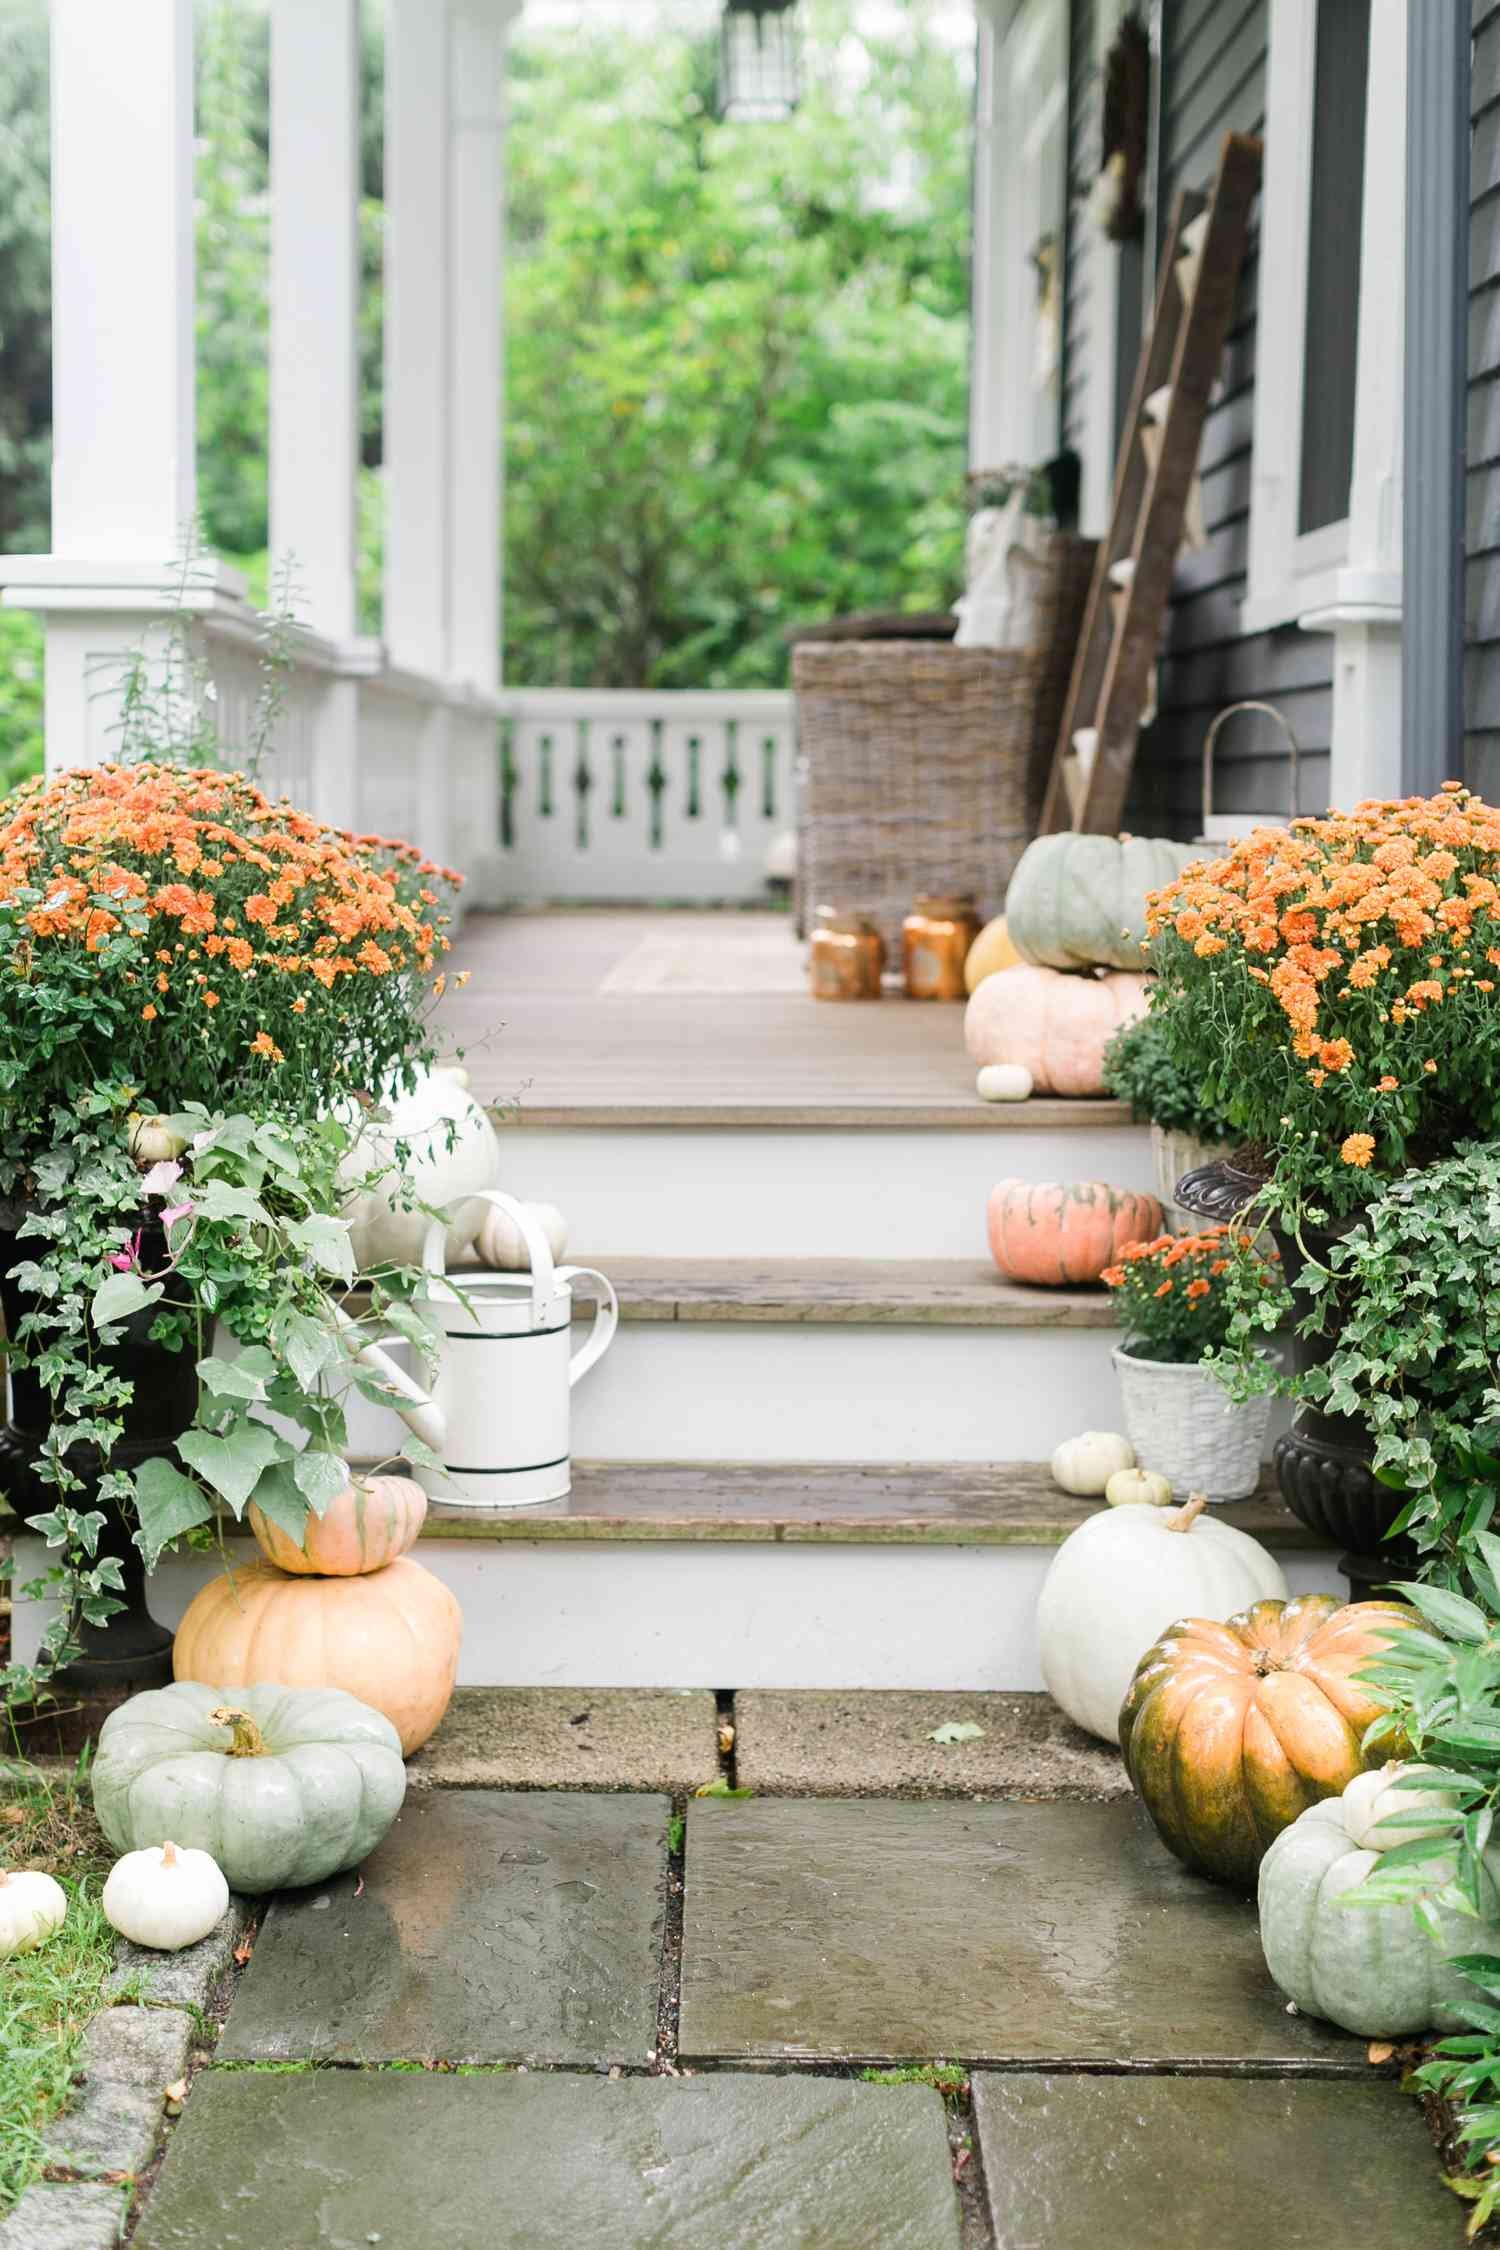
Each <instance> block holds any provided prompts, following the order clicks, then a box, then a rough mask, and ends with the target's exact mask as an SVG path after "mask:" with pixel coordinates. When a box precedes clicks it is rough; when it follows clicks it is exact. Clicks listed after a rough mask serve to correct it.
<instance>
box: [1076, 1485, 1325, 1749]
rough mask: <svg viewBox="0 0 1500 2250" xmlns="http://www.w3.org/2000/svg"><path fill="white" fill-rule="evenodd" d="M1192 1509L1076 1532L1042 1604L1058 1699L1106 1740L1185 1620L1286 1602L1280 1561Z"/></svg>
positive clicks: (1196, 1503)
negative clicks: (1146, 1662)
mask: <svg viewBox="0 0 1500 2250" xmlns="http://www.w3.org/2000/svg"><path fill="white" fill-rule="evenodd" d="M1204 1504H1205V1503H1204V1499H1203V1495H1202V1494H1201V1493H1194V1495H1193V1497H1192V1499H1191V1500H1190V1501H1189V1502H1188V1503H1187V1505H1186V1507H1183V1508H1106V1509H1104V1510H1103V1511H1102V1512H1101V1513H1100V1514H1099V1515H1097V1516H1090V1518H1089V1520H1088V1522H1087V1523H1081V1524H1080V1525H1079V1526H1078V1529H1077V1530H1076V1531H1074V1532H1070V1534H1069V1535H1068V1537H1067V1538H1066V1539H1065V1540H1064V1541H1063V1543H1062V1545H1061V1546H1060V1547H1059V1548H1058V1550H1057V1553H1056V1555H1055V1556H1054V1557H1053V1559H1052V1567H1051V1568H1050V1570H1049V1571H1048V1572H1047V1576H1046V1578H1045V1580H1044V1581H1043V1584H1042V1591H1041V1595H1040V1597H1039V1598H1038V1601H1037V1613H1036V1615H1037V1637H1038V1641H1039V1643H1040V1649H1041V1660H1042V1678H1043V1679H1044V1680H1045V1682H1046V1683H1047V1690H1048V1693H1049V1694H1050V1695H1051V1697H1052V1699H1053V1701H1054V1702H1055V1703H1058V1704H1060V1705H1061V1706H1062V1708H1063V1710H1064V1711H1066V1712H1067V1714H1068V1717H1069V1718H1070V1719H1072V1720H1073V1721H1074V1722H1075V1723H1076V1724H1077V1725H1078V1726H1081V1727H1086V1728H1087V1729H1088V1731H1089V1733H1090V1734H1097V1735H1098V1736H1099V1737H1100V1738H1101V1740H1103V1741H1105V1742H1114V1741H1117V1740H1118V1739H1119V1726H1120V1705H1121V1704H1122V1703H1123V1702H1124V1700H1125V1692H1126V1690H1127V1688H1128V1687H1129V1686H1130V1683H1131V1681H1132V1679H1133V1678H1134V1677H1135V1668H1136V1665H1137V1664H1138V1663H1139V1662H1140V1660H1141V1658H1142V1656H1143V1655H1144V1654H1145V1652H1146V1650H1147V1649H1148V1648H1149V1647H1150V1646H1151V1644H1152V1642H1153V1641H1157V1640H1160V1638H1161V1636H1162V1634H1163V1633H1164V1632H1165V1631H1166V1630H1167V1627H1168V1626H1169V1625H1171V1624H1173V1623H1175V1621H1176V1620H1177V1619H1178V1618H1179V1617H1211V1618H1215V1619H1218V1620H1222V1619H1224V1618H1226V1617H1232V1616H1233V1614H1234V1612H1235V1611H1236V1610H1238V1609H1247V1608H1248V1607H1249V1605H1250V1604H1251V1603H1252V1602H1259V1601H1283V1602H1284V1601H1286V1600H1287V1599H1288V1591H1287V1583H1286V1580H1285V1578H1284V1577H1283V1576H1282V1572H1281V1566H1280V1564H1279V1563H1278V1562H1277V1561H1276V1559H1275V1557H1274V1556H1272V1555H1269V1554H1267V1552H1266V1550H1265V1548H1264V1547H1262V1546H1261V1545H1260V1544H1259V1542H1258V1541H1256V1540H1254V1539H1252V1538H1250V1536H1249V1535H1248V1533H1246V1532H1243V1531H1236V1530H1235V1528H1234V1526H1233V1525H1232V1524H1227V1523H1224V1522H1222V1521H1221V1520H1220V1519H1219V1518H1218V1517H1216V1516H1205V1515H1204V1513H1203V1508H1204Z"/></svg>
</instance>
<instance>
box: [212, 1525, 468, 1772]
mask: <svg viewBox="0 0 1500 2250" xmlns="http://www.w3.org/2000/svg"><path fill="white" fill-rule="evenodd" d="M462 1634H463V1617H462V1614H461V1612H460V1610H459V1606H458V1603H457V1602H456V1601H455V1600H454V1598H453V1596H452V1594H451V1593H450V1592H449V1591H448V1588H447V1587H446V1586H445V1585H444V1584H443V1582H442V1580H441V1579H440V1578H436V1577H434V1576H433V1574H432V1572H431V1571H430V1570H424V1568H423V1567H422V1565H421V1564H420V1563H415V1562H413V1561H412V1560H411V1558H410V1557H409V1556H405V1555H403V1556H402V1557H401V1559H400V1560H399V1561H397V1562H393V1563H387V1565H386V1567H385V1569H384V1570H377V1571H374V1572H372V1573H371V1575H370V1576H369V1577H368V1578H289V1577H287V1576H286V1574H285V1573H284V1572H282V1571H279V1570H276V1569H274V1568H273V1567H272V1566H271V1564H269V1563H248V1564H243V1565H240V1566H238V1567H232V1568H230V1569H229V1570H227V1571H225V1572H224V1573H223V1574H222V1576H220V1577H218V1578H215V1579H213V1580H212V1581H211V1583H210V1584H209V1585H207V1586H205V1587H204V1588H203V1591H202V1592H201V1593H200V1594H198V1595H196V1596H195V1597H194V1599H193V1601H192V1602H191V1603H190V1604H189V1607H188V1612H187V1615H186V1616H185V1617H184V1618H183V1620H182V1623H181V1624H180V1625H179V1626H178V1628H177V1639H176V1641H175V1642H174V1644H173V1648H172V1669H173V1671H174V1672H175V1673H176V1675H177V1678H178V1679H179V1680H201V1681H203V1682H204V1683H205V1684H206V1685H209V1686H213V1687H220V1688H240V1687H258V1686H262V1685H275V1686H277V1687H294V1688H300V1687H309V1688H311V1687H336V1688H342V1689H343V1690H344V1691H345V1693H346V1694H348V1695H353V1696H357V1697H358V1699H359V1701H360V1702H361V1703H368V1704H369V1705H370V1706H371V1707H372V1708H373V1709H374V1710H376V1711H381V1712H383V1713H384V1714H385V1716H386V1718H388V1719H389V1720H390V1722H391V1725H392V1726H393V1727H394V1728H395V1730H396V1732H397V1734H398V1735H399V1736H400V1737H401V1748H402V1751H403V1753H404V1754H405V1755H406V1756H407V1757H410V1755H411V1753H412V1751H413V1750H415V1749H417V1748H418V1747H419V1746H420V1745H421V1744H422V1743H424V1742H425V1741H426V1740H427V1737H428V1736H429V1735H430V1734H431V1733H432V1730H433V1728H434V1727H435V1726H436V1725H437V1723H438V1721H439V1719H440V1718H441V1717H442V1715H443V1713H444V1712H445V1711H446V1710H447V1708H448V1703H449V1700H450V1698H451V1696H452V1694H453V1682H454V1679H455V1678H456V1676H457V1673H458V1647H459V1641H460V1639H461V1638H462Z"/></svg>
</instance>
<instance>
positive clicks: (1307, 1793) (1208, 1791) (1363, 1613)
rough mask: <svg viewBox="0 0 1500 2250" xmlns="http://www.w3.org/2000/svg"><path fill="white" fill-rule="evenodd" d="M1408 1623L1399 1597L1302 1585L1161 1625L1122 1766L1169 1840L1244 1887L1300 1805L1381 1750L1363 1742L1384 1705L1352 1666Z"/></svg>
mask: <svg viewBox="0 0 1500 2250" xmlns="http://www.w3.org/2000/svg"><path fill="white" fill-rule="evenodd" d="M1416 1623H1417V1618H1416V1615H1415V1613H1414V1612H1413V1611H1412V1610H1409V1609H1406V1608H1403V1606H1402V1605H1401V1603H1399V1602H1351V1603H1349V1604H1348V1605H1347V1606H1345V1605H1344V1604H1343V1603H1341V1602H1340V1601H1339V1600H1338V1598H1337V1597H1336V1596H1335V1595H1333V1594H1304V1595H1302V1596H1301V1598H1300V1599H1299V1600H1297V1601H1291V1602H1272V1601H1265V1602H1254V1603H1252V1604H1251V1606H1250V1608H1249V1609H1242V1610H1240V1611H1239V1612H1238V1613H1237V1614H1236V1615H1235V1616H1233V1617H1231V1618H1230V1619H1229V1620H1228V1622H1227V1623H1226V1624H1223V1625H1217V1624H1214V1623H1212V1622H1211V1621H1210V1620H1209V1619H1208V1618H1206V1617H1185V1618H1184V1619H1183V1620H1182V1621H1181V1623H1180V1624H1177V1625H1173V1626H1170V1627H1169V1628H1168V1630H1167V1631H1166V1632H1165V1633H1164V1634H1163V1635H1162V1637H1161V1639H1160V1640H1159V1641H1158V1642H1157V1643H1156V1644H1155V1646H1154V1647H1152V1648H1149V1649H1147V1651H1146V1653H1145V1655H1144V1656H1143V1657H1142V1658H1141V1661H1140V1663H1139V1665H1138V1666H1137V1667H1136V1674H1135V1678H1134V1679H1133V1680H1132V1682H1131V1684H1130V1687H1129V1690H1128V1692H1127V1694H1126V1697H1125V1701H1124V1704H1123V1705H1122V1706H1121V1710H1120V1747H1121V1749H1122V1750H1123V1751H1124V1753H1125V1768H1126V1771H1127V1772H1128V1773H1129V1775H1130V1778H1131V1780H1132V1781H1133V1782H1134V1784H1135V1787H1136V1791H1137V1793H1138V1795H1139V1797H1140V1800H1141V1802H1142V1804H1143V1805H1144V1806H1145V1808H1146V1810H1147V1812H1148V1813H1149V1814H1150V1815H1151V1818H1152V1820H1153V1821H1154V1822H1155V1823H1156V1830H1157V1834H1158V1835H1159V1836H1160V1837H1161V1840H1162V1842H1163V1843H1164V1844H1165V1845H1166V1847H1167V1849H1168V1850H1169V1851H1172V1852H1175V1853H1176V1854H1177V1857H1178V1858H1179V1859H1180V1860H1183V1861H1185V1862H1186V1864H1187V1865H1188V1866H1189V1867H1193V1868H1196V1869H1197V1870H1198V1872H1199V1874H1200V1875H1212V1876H1213V1877H1215V1879H1216V1880H1217V1881H1219V1882H1221V1883H1235V1884H1238V1885H1239V1886H1241V1887H1242V1888H1244V1889H1249V1888H1252V1887H1253V1885H1254V1882H1255V1876H1256V1870H1257V1869H1258V1867H1259V1866H1260V1863H1261V1860H1262V1858H1263V1857H1264V1855H1265V1853H1266V1852H1267V1851H1268V1850H1269V1848H1270V1846H1271V1845H1272V1844H1273V1843H1274V1842H1275V1840H1276V1838H1277V1837H1278V1836H1279V1835H1280V1834H1281V1831H1282V1830H1283V1829H1284V1828H1289V1827H1290V1826H1291V1824H1292V1822H1293V1821H1294V1820H1295V1819H1296V1818H1297V1816H1298V1814H1299V1813H1304V1812H1306V1810H1307V1808H1308V1806H1309V1805H1315V1804H1316V1803H1317V1802H1318V1800H1319V1798H1320V1797H1337V1796H1339V1795H1341V1794H1342V1792H1343V1790H1344V1789H1345V1788H1346V1787H1347V1785H1348V1784H1349V1783H1350V1782H1351V1781H1352V1780H1353V1779H1354V1777H1355V1775H1356V1774H1357V1773H1361V1772H1363V1770H1364V1768H1365V1767H1366V1766H1367V1765H1379V1764H1380V1762H1381V1761H1382V1759H1384V1758H1386V1757H1388V1756H1389V1755H1390V1751H1391V1745H1390V1744H1389V1743H1384V1744H1382V1746H1381V1747H1380V1748H1379V1749H1378V1750H1373V1751H1371V1753H1370V1754H1369V1756H1368V1757H1366V1755H1365V1753H1364V1751H1363V1749H1362V1748H1361V1739H1362V1737H1363V1735H1364V1731H1365V1729H1366V1727H1368V1726H1369V1724H1370V1722H1371V1720H1372V1719H1375V1718H1377V1717H1378V1716H1379V1714H1380V1712H1381V1711H1382V1710H1383V1709H1384V1705H1383V1704H1382V1703H1381V1702H1380V1701H1379V1699H1378V1698H1377V1697H1376V1696H1375V1695H1374V1694H1372V1692H1371V1690H1370V1689H1369V1688H1368V1687H1367V1686H1366V1685H1365V1684H1364V1683H1363V1681H1360V1680H1356V1679H1355V1678H1354V1674H1355V1673H1356V1672H1357V1671H1358V1670H1359V1669H1360V1667H1361V1666H1363V1665H1366V1664H1368V1663H1369V1662H1370V1661H1371V1659H1372V1658H1373V1657H1376V1656H1378V1655H1379V1654H1380V1652H1381V1650H1382V1649H1384V1648H1386V1647H1387V1646H1388V1645H1389V1643H1390V1641H1391V1638H1392V1636H1393V1634H1395V1633H1397V1632H1400V1631H1403V1630H1404V1629H1405V1628H1407V1627H1408V1626H1411V1625H1415V1624H1416Z"/></svg>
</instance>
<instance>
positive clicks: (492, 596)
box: [448, 0, 519, 692]
mask: <svg viewBox="0 0 1500 2250" xmlns="http://www.w3.org/2000/svg"><path fill="white" fill-rule="evenodd" d="M518 4H519V0H454V7H453V17H452V46H451V50H450V52H451V66H450V76H449V89H450V100H449V143H448V149H449V211H450V225H451V236H450V240H451V248H452V267H451V271H452V276H453V282H454V286H453V288H452V291H451V294H450V300H449V328H448V335H449V362H448V365H449V392H448V398H449V406H448V425H449V451H448V474H449V478H450V494H449V503H448V672H449V676H450V677H451V678H453V679H455V680H462V681H464V682H465V683H467V684H468V685H469V686H472V687H477V688H481V689H484V690H487V691H489V692H493V691H494V689H495V688H497V687H498V686H499V683H500V520H501V519H500V508H501V498H500V495H501V479H502V475H503V465H502V444H501V440H502V421H503V415H504V392H505V362H504V352H503V348H502V343H501V334H502V319H503V313H502V282H503V274H504V265H505V228H504V195H505V173H504V154H505V78H504V73H505V38H506V28H507V25H508V23H509V20H510V18H511V17H512V16H513V15H514V14H515V12H516V7H517V5H518Z"/></svg>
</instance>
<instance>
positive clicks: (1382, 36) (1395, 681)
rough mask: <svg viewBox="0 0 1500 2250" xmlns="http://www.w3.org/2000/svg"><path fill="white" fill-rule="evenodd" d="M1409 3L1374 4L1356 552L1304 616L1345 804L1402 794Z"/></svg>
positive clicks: (1333, 800)
mask: <svg viewBox="0 0 1500 2250" xmlns="http://www.w3.org/2000/svg"><path fill="white" fill-rule="evenodd" d="M1407 5H1408V0H1374V5H1373V6H1372V8H1371V10H1370V68H1369V78H1368V93H1367V96H1366V99H1367V102H1368V109H1367V113H1366V121H1365V150H1366V156H1365V176H1364V215H1363V221H1362V226H1361V233H1360V293H1359V342H1358V347H1357V361H1356V364H1357V368H1358V373H1357V376H1356V383H1355V407H1354V464H1353V471H1352V474H1351V477H1350V484H1349V552H1348V557H1347V561H1346V563H1345V565H1344V567H1343V569H1342V570H1341V571H1340V572H1339V577H1338V592H1337V598H1336V599H1335V600H1334V601H1333V602H1332V603H1331V604H1329V606H1328V607H1327V608H1325V609H1320V610H1313V611H1310V612H1304V614H1303V615H1302V616H1301V617H1299V618H1298V620H1297V622H1298V624H1299V625H1300V626H1301V627H1302V628H1303V630H1304V631H1305V632H1326V633H1332V635H1333V727H1332V741H1331V754H1330V757H1329V772H1328V801H1329V803H1330V804H1331V805H1337V806H1343V807H1347V806H1349V805H1352V804H1355V803H1357V802H1358V801H1359V799H1360V798H1361V797H1399V796H1400V794H1401V790H1402V763H1401V606H1402V506H1401V497H1402V462H1403V457H1404V439H1403V428H1402V417H1403V404H1404V397H1405V368H1406V327H1405V321H1406V273H1405V267H1404V264H1403V261H1402V259H1401V257H1400V256H1399V254H1393V252H1392V244H1395V245H1397V246H1398V250H1399V245H1400V244H1401V243H1402V242H1403V241H1404V240H1405V238H1406V27H1407ZM1305 809H1307V808H1304V810H1305Z"/></svg>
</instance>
